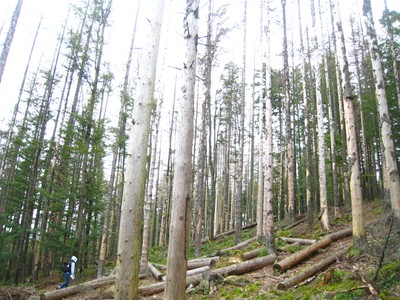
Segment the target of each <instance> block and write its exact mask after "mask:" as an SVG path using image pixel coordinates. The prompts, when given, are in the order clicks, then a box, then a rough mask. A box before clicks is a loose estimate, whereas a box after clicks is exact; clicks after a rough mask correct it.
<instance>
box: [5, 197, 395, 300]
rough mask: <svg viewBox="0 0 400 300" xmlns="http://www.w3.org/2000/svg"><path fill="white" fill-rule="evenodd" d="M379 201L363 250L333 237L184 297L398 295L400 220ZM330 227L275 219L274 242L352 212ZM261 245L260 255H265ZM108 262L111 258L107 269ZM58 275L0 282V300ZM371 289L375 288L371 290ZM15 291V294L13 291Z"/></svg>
mask: <svg viewBox="0 0 400 300" xmlns="http://www.w3.org/2000/svg"><path fill="white" fill-rule="evenodd" d="M383 206H384V205H383V203H382V202H380V201H374V202H369V203H366V204H365V206H364V220H365V222H366V230H367V239H368V243H369V248H368V250H367V251H366V252H365V253H360V252H358V251H356V250H355V249H354V248H352V247H351V246H352V237H351V236H350V237H346V238H342V239H339V240H338V241H335V242H332V243H331V244H329V245H328V246H326V247H324V248H321V249H319V250H318V252H316V253H315V254H313V255H311V256H309V257H308V258H307V259H306V260H304V261H303V262H301V263H299V264H297V265H295V266H293V267H291V268H289V269H288V270H286V271H285V272H282V273H278V272H277V271H276V270H274V269H273V267H272V265H270V266H266V267H263V268H260V269H258V270H256V271H253V272H250V273H246V274H242V275H235V276H234V275H232V276H228V277H217V278H216V279H215V280H212V281H208V282H207V284H206V285H204V284H200V285H198V286H195V287H188V289H187V298H188V299H195V300H197V299H227V300H231V299H232V300H233V299H257V300H263V299H284V300H291V299H338V300H339V299H340V300H344V299H400V224H395V222H394V221H392V220H393V218H391V217H390V214H389V213H387V212H385V211H384V209H383ZM331 220H332V221H331V225H332V226H331V229H330V231H329V232H324V231H322V230H321V229H320V226H319V223H318V222H317V221H318V220H316V222H315V223H314V226H313V227H312V228H311V229H309V228H308V226H307V223H306V222H302V223H300V224H299V225H298V226H296V227H293V228H291V229H288V230H285V229H284V228H285V227H286V226H287V225H288V224H283V223H277V224H276V228H277V230H276V236H277V238H276V245H277V247H278V248H279V247H282V246H284V245H285V244H286V243H285V242H283V241H282V240H281V239H280V237H292V238H301V239H316V240H319V239H320V238H322V237H323V236H325V235H327V234H328V233H331V232H337V231H340V230H343V229H346V228H351V213H350V212H347V213H343V215H342V217H341V218H339V219H334V218H333V216H332V218H331ZM254 235H255V228H252V229H248V230H244V231H243V232H242V241H245V240H247V239H249V238H251V237H253V236H254ZM232 246H234V235H233V234H232V235H227V236H224V237H221V238H219V239H217V240H215V241H213V242H211V241H207V242H205V243H203V246H202V255H204V256H207V255H211V254H213V253H216V252H218V251H219V250H222V249H226V248H228V247H232ZM260 246H262V245H261V244H260V243H259V242H257V241H255V242H253V243H251V244H250V245H248V246H247V247H246V248H244V249H240V250H233V251H230V252H229V253H227V254H224V255H222V256H220V259H219V261H218V262H217V264H216V266H215V268H214V269H218V268H221V267H225V266H228V265H230V264H237V263H240V262H241V254H243V253H244V252H248V251H250V250H253V249H256V248H259V247H260ZM304 247H306V246H293V247H291V248H289V249H287V250H286V251H285V252H282V253H278V255H277V259H276V261H281V260H282V259H284V258H285V257H287V256H289V255H291V254H292V253H296V252H298V251H300V250H301V249H303V248H304ZM343 249H349V251H348V252H347V253H346V254H344V255H342V256H340V258H339V257H338V258H337V260H336V262H334V263H333V264H331V265H329V266H328V267H326V268H324V269H322V270H321V271H319V272H318V273H316V274H315V275H314V276H311V277H310V278H308V279H306V280H304V281H303V282H299V283H297V284H296V285H294V286H293V287H291V288H288V289H285V290H281V289H279V288H278V284H279V283H281V282H282V281H284V280H285V279H287V278H291V277H292V276H294V275H295V274H297V273H299V272H301V271H303V270H306V269H308V268H309V267H311V266H314V265H315V264H316V263H318V262H320V261H321V260H323V259H324V258H326V257H328V256H331V255H334V254H335V253H337V252H338V251H340V250H343ZM193 251H194V250H193V249H192V248H190V249H189V255H190V256H191V257H193V258H194V253H193ZM267 254H268V253H265V251H261V250H260V253H259V256H262V255H267ZM150 261H151V262H153V263H157V264H165V263H166V249H165V248H163V247H156V248H153V249H151V251H150ZM112 268H113V266H112V265H111V264H110V265H109V266H108V269H109V271H110V270H111V269H112ZM95 278H96V268H95V267H93V268H89V269H87V270H85V271H84V273H82V274H80V275H78V278H77V280H76V281H75V282H73V283H72V284H73V285H77V284H80V283H83V282H86V281H90V280H93V279H95ZM61 281H62V278H61V276H60V275H54V276H50V277H46V278H42V279H41V280H40V282H37V283H35V285H32V284H30V285H29V284H26V285H25V286H23V287H18V288H15V287H13V288H12V287H3V288H0V300H3V299H21V300H22V299H29V296H28V295H33V294H40V293H44V292H47V291H52V290H55V289H56V286H57V284H59V283H60V282H61ZM152 283H156V281H155V280H154V279H152V278H151V277H150V278H147V279H144V280H142V281H141V285H149V284H152ZM113 293H114V285H108V286H103V287H101V288H98V289H82V291H81V292H80V293H79V294H75V295H73V296H70V297H68V298H65V297H64V298H63V299H74V300H78V299H85V300H89V299H91V300H94V299H113ZM374 293H376V294H375V295H374ZM14 294H15V297H13V296H12V295H14ZM162 298H163V294H162V293H161V294H156V295H153V296H148V297H146V298H143V299H162Z"/></svg>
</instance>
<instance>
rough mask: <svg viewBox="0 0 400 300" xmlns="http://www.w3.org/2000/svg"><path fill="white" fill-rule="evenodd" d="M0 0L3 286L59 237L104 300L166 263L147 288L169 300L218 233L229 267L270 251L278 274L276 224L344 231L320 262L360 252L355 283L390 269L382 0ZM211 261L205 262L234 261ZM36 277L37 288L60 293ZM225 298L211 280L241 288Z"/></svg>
mask: <svg viewBox="0 0 400 300" xmlns="http://www.w3.org/2000/svg"><path fill="white" fill-rule="evenodd" d="M11 2H12V3H13V4H12V5H9V10H8V11H6V10H4V11H3V12H1V13H0V18H1V19H0V23H1V27H0V50H1V54H0V98H1V99H0V101H1V103H2V107H3V105H4V108H3V109H4V110H5V107H10V108H11V109H10V111H3V112H2V116H4V117H2V119H1V124H0V270H1V271H0V287H11V286H14V287H18V286H26V285H29V284H31V283H37V282H40V281H41V280H43V278H50V277H52V276H54V274H59V266H60V264H62V262H63V261H66V260H68V259H69V258H70V257H71V255H75V256H76V257H77V258H78V264H77V276H78V278H80V281H79V280H77V282H76V283H74V284H76V285H77V284H78V282H82V283H83V282H84V281H85V280H84V278H86V277H85V276H87V272H88V270H91V272H92V277H94V278H97V279H98V280H104V278H106V279H107V280H109V281H110V282H112V284H115V288H114V290H113V292H112V293H111V294H112V297H114V299H139V297H140V294H141V293H142V294H143V291H144V290H146V287H143V284H142V283H141V278H142V277H143V276H142V275H143V274H148V273H150V272H153V271H154V270H153V269H152V268H155V266H156V267H158V268H162V266H163V268H164V271H165V273H163V275H162V282H163V284H164V285H165V286H164V285H163V287H162V289H161V291H158V293H161V292H164V294H163V296H162V297H164V299H185V298H186V297H188V295H187V291H186V287H187V286H188V285H189V283H190V284H191V285H193V286H197V285H199V284H200V286H201V283H200V282H203V281H201V280H200V279H198V277H189V276H188V275H187V273H186V272H187V271H188V272H189V269H190V268H189V265H190V264H191V263H193V261H192V260H193V259H197V260H198V261H199V260H201V259H204V258H205V257H210V256H211V253H212V254H215V255H218V260H220V255H223V254H222V253H224V251H223V250H221V249H224V247H225V246H226V245H224V244H223V243H224V242H222V241H223V240H224V239H226V238H227V236H231V243H232V244H230V245H229V247H232V248H231V249H230V251H234V252H229V253H230V255H231V254H232V253H234V254H232V255H234V256H235V254H236V256H240V255H241V257H246V255H249V257H250V256H251V257H254V256H258V258H257V259H258V260H248V262H249V263H245V262H244V261H241V262H240V263H238V264H237V265H236V266H240V267H241V268H242V269H241V270H243V271H240V272H243V273H248V272H250V271H253V270H256V268H263V267H264V266H266V265H269V266H270V267H271V272H272V273H271V274H270V275H268V276H270V277H271V278H270V279H271V280H276V278H277V277H276V274H277V272H278V271H279V272H284V271H285V270H286V269H288V268H289V266H288V267H287V268H286V267H285V263H286V259H289V258H285V259H283V258H280V256H279V253H281V252H279V251H280V249H281V248H282V246H283V244H282V243H283V241H285V242H288V243H291V242H296V243H298V244H296V246H295V247H300V248H301V249H302V250H300V251H299V253H304V256H307V257H309V256H311V255H313V253H315V252H316V251H319V252H318V253H320V252H321V251H320V249H322V248H324V247H326V246H327V245H328V244H331V243H334V242H336V241H338V240H339V239H340V240H341V239H343V238H347V237H348V238H349V239H348V242H347V244H346V247H343V248H346V251H345V252H343V249H341V248H340V247H338V246H334V247H336V248H334V249H335V250H331V251H333V252H334V253H336V254H335V255H336V256H335V255H333V254H332V253H333V252H332V253H331V254H332V255H331V256H330V257H329V259H328V258H327V257H321V258H320V257H318V260H317V262H318V264H317V265H319V264H320V263H321V264H323V263H325V261H327V260H329V262H327V263H326V264H327V265H329V264H332V263H334V262H335V261H336V260H337V257H338V256H340V255H345V254H346V253H347V252H348V251H349V252H350V253H352V255H353V257H354V256H357V255H358V256H360V257H363V258H365V257H369V258H371V257H374V258H375V259H376V265H377V267H376V270H375V272H374V276H372V279H371V278H370V279H368V278H369V277H368V276H367V275H360V280H362V281H360V282H361V283H360V284H362V286H363V288H362V289H364V290H366V292H365V293H366V294H363V295H364V296H365V295H367V294H371V295H372V296H376V297H382V298H383V296H382V294H381V296H379V295H378V294H377V293H375V292H376V291H377V290H385V289H388V286H389V283H388V282H392V281H391V280H392V279H393V280H394V282H395V281H396V280H397V283H398V282H399V281H400V246H399V245H400V232H399V231H398V228H399V227H398V226H400V178H399V172H398V168H399V157H400V76H399V71H400V67H399V65H398V64H399V62H400V6H399V3H397V2H396V1H389V0H374V1H371V0H359V1H353V3H352V4H349V3H346V2H351V1H341V0H257V1H255V0H254V1H247V0H242V1H214V0H208V1H203V0H202V1H200V0H187V1H177V0H171V1H164V0H146V1H141V0H138V1H133V2H134V3H133V4H131V6H130V8H129V10H128V11H127V12H126V15H124V16H122V15H118V14H117V13H118V12H120V13H121V12H122V10H124V8H122V9H121V7H123V6H121V5H122V3H123V2H124V1H121V0H68V1H67V0H65V1H61V2H60V4H59V5H60V12H58V13H59V14H60V16H62V20H58V24H57V26H55V25H54V24H50V23H48V24H46V14H45V11H43V12H40V13H43V14H42V16H40V14H37V18H36V17H35V18H34V17H32V16H36V14H32V15H31V16H29V15H28V11H24V10H25V9H26V10H28V8H29V5H30V4H29V2H25V3H24V1H23V0H15V1H11ZM14 2H15V4H14ZM233 2H235V3H233ZM236 2H237V3H236ZM355 2H357V4H355ZM378 2H379V5H378ZM61 3H64V4H61ZM61 5H64V6H61ZM375 6H377V7H379V8H382V9H381V10H379V11H378V10H377V9H376V8H375ZM61 7H62V9H61ZM117 7H119V8H117ZM64 8H65V9H66V10H65V11H64ZM133 8H134V9H133ZM39 10H40V9H39ZM125 10H127V8H125ZM51 13H52V12H51ZM54 14H56V12H54ZM43 16H44V17H43ZM376 16H378V17H376ZM24 18H28V19H29V18H30V20H29V21H30V23H29V24H30V25H26V24H27V23H23V24H24V25H21V23H22V22H24ZM119 19H120V20H119ZM118 22H120V23H121V24H122V23H123V24H124V31H123V32H124V34H123V33H122V31H121V32H120V35H121V36H120V37H118V38H117V37H116V35H118V30H120V29H118V30H117V31H115V30H114V31H113V27H116V25H117V24H118ZM124 22H125V23H124ZM42 23H43V24H42ZM32 24H34V25H32ZM28 29H29V30H31V31H30V33H26V31H27V30H28ZM52 31H54V32H56V33H55V34H54V35H52V36H51V37H52V38H51V39H50V38H47V37H46V42H45V43H44V44H43V41H44V39H45V38H44V36H45V35H46V34H49V33H50V32H52ZM23 32H25V36H24V38H23V39H24V42H25V47H24V49H21V47H19V48H17V47H16V46H14V45H15V43H18V38H20V39H22V38H21V35H22V33H23ZM42 36H43V37H42ZM120 40H123V43H121V44H119V43H118V41H120ZM27 41H29V45H28V44H26V43H27ZM50 45H51V47H50ZM13 46H14V47H13ZM21 50H24V51H25V53H27V55H25V54H24V56H23V57H22V56H21V55H20V56H17V54H15V55H16V57H18V60H19V62H21V61H22V62H24V63H25V65H24V66H22V67H21V68H20V73H18V76H16V75H15V73H13V72H12V71H14V72H16V70H17V65H16V64H15V65H14V66H13V65H12V63H13V61H11V60H10V57H11V59H12V55H14V54H13V53H18V51H21ZM121 53H123V54H121ZM25 56H26V57H28V59H27V60H25ZM3 75H4V76H3ZM10 82H13V84H14V85H11V83H10ZM14 87H15V88H14ZM378 215H379V216H378ZM341 222H346V226H344V223H341ZM371 223H373V224H374V225H373V226H372V225H371ZM378 223H379V226H382V228H380V229H377V227H374V226H375V225H377V224H378ZM299 224H300V225H299ZM382 224H383V225H382ZM298 226H301V228H302V230H303V231H302V232H300V229H298V230H297V231H296V229H293V228H299V227H298ZM370 226H372V227H370ZM396 228H397V231H396V230H395V229H396ZM349 230H350V231H349ZM375 231H377V232H379V231H380V233H381V235H384V234H386V236H385V237H386V238H385V237H383V238H382V240H383V241H381V242H379V243H378V242H377V239H375V237H376V235H377V234H378V233H377V232H375ZM288 232H289V233H290V235H292V236H287V234H288ZM316 232H318V234H317V235H318V236H317V237H316V238H314V237H313V242H312V243H311V244H308V245H307V246H305V245H306V244H307V242H305V240H306V239H311V238H312V237H311V236H314V235H315V234H316ZM307 233H308V234H307ZM285 234H286V235H285ZM296 234H304V235H303V236H301V238H300V240H297V241H290V242H289V241H288V240H287V238H295V237H296V236H295V235H296ZM374 234H375V235H374ZM210 243H212V245H213V246H212V247H216V248H213V250H212V251H211V250H210V251H208V250H206V249H205V247H206V246H205V245H211V244H210ZM251 243H252V244H251ZM250 244H251V245H252V246H250V248H249V247H248V246H249V245H250ZM377 244H379V246H377ZM256 245H257V246H256ZM335 245H336V244H335ZM396 245H397V247H396ZM292 246H293V245H292ZM347 246H348V247H347ZM210 247H211V246H210ZM242 247H243V248H245V247H247V250H243V251H248V250H253V254H248V253H247V252H244V253H241V254H240V255H238V252H235V251H241V250H239V249H242ZM259 247H262V250H260V249H261V248H259ZM303 247H304V248H303ZM226 248H228V246H226ZM300 248H299V249H300ZM347 248H349V249H350V250H349V249H347ZM296 249H297V248H296ZM329 249H330V248H329ZM377 249H378V250H377ZM379 249H381V250H379ZM278 250H279V251H278ZM374 251H375V252H374ZM380 251H381V252H380ZM261 252H263V255H261ZM372 252H374V253H375V254H376V252H380V253H381V254H380V255H378V254H376V255H375V254H371V253H372ZM320 254H321V253H320ZM293 255H295V254H293ZM298 255H300V254H298ZM368 255H369V256H368ZM212 257H214V258H215V256H212ZM262 257H264V258H262ZM290 257H292V256H290ZM335 257H336V260H335ZM299 259H300V258H299ZM303 259H304V258H302V260H303ZM246 261H247V260H246ZM207 264H210V260H209V259H208V260H207ZM212 264H215V262H214V261H212ZM253 264H254V265H257V266H259V267H255V266H254V265H253ZM287 264H290V266H292V263H291V262H290V263H287ZM293 264H294V263H293ZM327 265H323V266H322V265H321V269H323V268H326V266H327ZM388 265H390V266H393V268H394V269H395V270H396V271H394V273H393V274H394V275H393V277H390V279H389V278H387V282H386V283H385V282H384V281H383V283H382V282H379V278H380V276H383V275H382V274H383V273H382V274H381V273H380V272H383V270H387V269H385V267H386V266H388ZM217 266H218V264H217ZM272 266H273V270H275V273H273V271H272ZM201 267H204V266H201ZM224 268H226V269H224ZM194 269H196V268H194ZM222 269H223V271H218V270H220V269H219V267H218V268H216V269H215V270H216V271H214V273H213V272H211V273H209V274H208V275H206V276H209V278H208V279H207V280H208V281H209V282H211V281H213V280H215V278H214V279H211V277H212V276H216V277H218V276H222V277H224V276H225V275H226V274H242V273H239V271H232V270H231V269H229V266H223V267H222ZM208 271H209V270H208ZM57 272H58V273H57ZM235 272H237V273H235ZM332 272H333V271H332ZM335 272H336V273H335V274H336V275H337V274H338V273H337V272H338V271H335ZM210 274H211V275H212V276H211V275H210ZM327 274H328V272H327V273H326V274H325V276H327ZM292 275H293V274H292ZM201 276H203V279H202V280H204V276H205V275H204V273H203V274H202V275H201ZM257 276H258V275H257ZM259 276H261V275H259ZM265 276H266V275H265ZM308 277H311V275H310V276H308ZM102 278H103V279H102ZM160 278H161V277H160ZM194 278H196V279H194ZM324 278H325V277H324ZM366 278H367V279H366ZM92 279H93V278H92ZM305 279H307V278H304V279H302V280H305ZM107 283H109V282H108V281H107ZM284 283H287V282H286V281H284ZM52 284H54V283H52ZM109 284H111V283H109ZM281 284H283V283H281ZM385 284H386V285H385ZM49 285H51V284H49ZM293 285H294V284H293ZM283 286H284V285H283ZM290 286H292V284H291V285H290ZM377 286H378V287H377ZM278 287H279V285H278ZM281 287H282V286H281ZM258 288H260V286H258ZM392 288H393V289H395V288H396V289H397V294H396V292H393V293H394V294H392V295H393V296H394V297H395V296H396V295H397V296H399V297H400V287H399V286H398V284H397V286H396V285H394V286H393V285H390V289H392ZM68 289H69V288H67V289H65V290H66V291H67V290H68ZM71 289H72V288H71ZM208 289H210V287H209V288H208ZM343 289H344V290H346V289H347V291H353V290H352V288H350V287H347V288H346V289H345V288H343ZM66 291H64V292H65V293H67V292H66ZM52 293H53V292H49V294H47V293H44V294H42V298H40V299H61V298H62V297H65V296H68V295H67V294H62V292H60V291H56V292H54V294H52ZM57 293H59V294H57ZM71 293H72V292H71ZM73 293H76V291H74V292H73ZM0 296H1V288H0ZM52 297H53V298H52ZM229 297H230V296H223V295H221V294H218V296H216V298H215V299H219V298H224V299H242V298H246V297H244V296H243V295H242V296H240V297H242V298H240V297H239V296H238V298H234V297H233V298H229ZM249 297H250V296H249ZM258 297H259V298H257V299H270V298H271V295H269V296H265V298H263V296H258ZM281 297H283V296H282V295H281ZM329 297H331V296H329ZM0 298H1V297H0ZM193 298H194V299H208V298H207V297H205V298H195V297H194V296H193ZM247 298H248V297H247ZM331 298H332V299H344V298H334V296H332V297H331ZM1 299H3V298H1ZM4 299H14V298H4ZM15 299H16V298H15ZM18 299H19V298H18ZM35 299H36V298H35ZM77 299H78V298H77ZM85 299H88V298H85ZM93 299H98V298H93ZM101 299H106V298H101ZM271 299H273V298H271ZM276 299H278V298H276ZM287 299H295V298H290V297H289V298H287ZM310 299H311V298H310ZM313 299H314V298H313ZM324 299H325V298H324ZM329 299H330V298H329ZM346 299H350V298H346ZM351 299H353V298H351ZM374 299H375V298H374ZM376 299H381V298H376ZM385 299H386V298H385ZM388 299H392V298H388ZM393 299H395V298H393Z"/></svg>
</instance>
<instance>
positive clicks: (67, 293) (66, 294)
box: [40, 275, 116, 300]
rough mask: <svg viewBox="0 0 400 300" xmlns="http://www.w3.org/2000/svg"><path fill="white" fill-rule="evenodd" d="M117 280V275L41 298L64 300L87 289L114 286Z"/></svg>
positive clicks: (57, 291)
mask: <svg viewBox="0 0 400 300" xmlns="http://www.w3.org/2000/svg"><path fill="white" fill-rule="evenodd" d="M115 278H116V276H115V275H112V276H106V277H101V278H99V279H95V280H92V281H88V282H84V283H81V284H78V285H73V286H69V287H67V288H64V289H60V290H56V291H50V292H46V293H44V294H42V295H40V296H41V299H46V300H55V299H62V298H65V297H69V296H72V295H75V294H78V293H80V292H82V291H83V290H85V289H96V288H99V287H102V286H106V285H109V284H114V282H115Z"/></svg>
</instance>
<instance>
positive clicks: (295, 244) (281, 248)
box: [276, 242, 300, 253]
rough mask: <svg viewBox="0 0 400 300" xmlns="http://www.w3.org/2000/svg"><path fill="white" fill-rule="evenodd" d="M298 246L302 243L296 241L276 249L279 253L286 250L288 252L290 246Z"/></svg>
mask: <svg viewBox="0 0 400 300" xmlns="http://www.w3.org/2000/svg"><path fill="white" fill-rule="evenodd" d="M296 246H300V243H298V242H295V243H293V244H288V245H285V246H283V247H280V248H278V249H276V252H278V253H284V252H286V250H287V249H289V248H290V247H296Z"/></svg>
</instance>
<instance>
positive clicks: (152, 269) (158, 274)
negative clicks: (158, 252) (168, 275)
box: [147, 262, 163, 281]
mask: <svg viewBox="0 0 400 300" xmlns="http://www.w3.org/2000/svg"><path fill="white" fill-rule="evenodd" d="M147 265H148V268H149V271H150V272H151V274H153V276H154V278H155V279H156V280H158V281H161V280H163V275H162V274H161V272H160V271H159V270H158V269H157V268H156V267H155V266H154V265H153V264H152V263H150V262H149V263H148V264H147Z"/></svg>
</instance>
